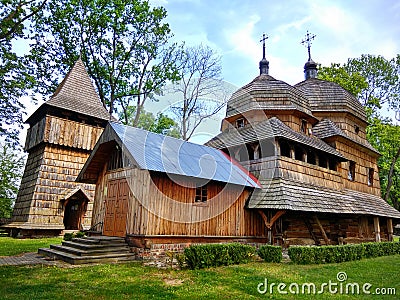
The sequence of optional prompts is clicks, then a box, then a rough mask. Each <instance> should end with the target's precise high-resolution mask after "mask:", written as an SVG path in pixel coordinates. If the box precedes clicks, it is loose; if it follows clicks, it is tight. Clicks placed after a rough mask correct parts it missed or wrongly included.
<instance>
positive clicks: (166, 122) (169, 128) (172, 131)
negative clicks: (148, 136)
mask: <svg viewBox="0 0 400 300" xmlns="http://www.w3.org/2000/svg"><path fill="white" fill-rule="evenodd" d="M135 111H136V107H134V106H129V107H128V108H127V109H126V114H127V116H128V123H126V122H124V123H125V124H126V125H131V126H133V118H134V116H135ZM136 127H138V128H142V129H145V130H148V131H151V132H155V133H160V134H164V135H168V136H172V137H176V138H180V137H181V135H180V133H179V127H178V124H177V123H176V122H175V121H174V120H173V119H171V118H170V117H168V116H166V115H164V114H162V113H158V114H157V116H154V114H152V113H151V112H147V111H145V110H143V111H142V113H141V114H140V117H139V122H138V124H137V125H136Z"/></svg>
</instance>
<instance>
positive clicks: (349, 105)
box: [294, 78, 367, 122]
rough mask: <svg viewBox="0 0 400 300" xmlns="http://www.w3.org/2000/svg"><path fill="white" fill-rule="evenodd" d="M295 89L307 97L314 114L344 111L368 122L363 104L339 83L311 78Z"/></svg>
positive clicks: (297, 85)
mask: <svg viewBox="0 0 400 300" xmlns="http://www.w3.org/2000/svg"><path fill="white" fill-rule="evenodd" d="M294 87H295V88H297V89H299V90H300V91H302V92H303V93H304V95H305V96H306V97H307V99H308V101H309V105H310V108H311V110H312V112H319V111H333V112H334V111H338V112H341V111H344V112H350V113H352V114H353V115H354V116H356V117H358V118H360V119H361V120H363V121H364V122H366V120H367V117H366V114H365V110H364V108H363V106H362V105H361V103H360V102H359V101H358V100H357V99H356V97H354V96H353V95H352V94H351V93H349V92H348V91H347V90H345V89H344V88H342V87H341V86H340V85H338V84H337V83H334V82H330V81H325V80H321V79H317V78H309V79H307V80H304V81H302V82H300V83H298V84H296V85H295V86H294Z"/></svg>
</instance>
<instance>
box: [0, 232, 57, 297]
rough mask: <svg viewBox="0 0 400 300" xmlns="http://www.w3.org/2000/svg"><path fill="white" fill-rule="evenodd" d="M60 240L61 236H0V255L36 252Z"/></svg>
mask: <svg viewBox="0 0 400 300" xmlns="http://www.w3.org/2000/svg"><path fill="white" fill-rule="evenodd" d="M61 241H62V238H43V239H14V238H10V237H0V256H11V255H18V254H21V253H26V252H36V251H37V250H38V249H39V248H46V247H49V245H50V244H61ZM0 297H1V296H0ZM0 299H1V298H0Z"/></svg>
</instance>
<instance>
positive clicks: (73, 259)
mask: <svg viewBox="0 0 400 300" xmlns="http://www.w3.org/2000/svg"><path fill="white" fill-rule="evenodd" d="M38 253H39V254H41V255H46V256H49V257H51V258H54V259H60V260H63V261H65V262H67V263H70V264H73V265H77V264H88V263H108V262H122V261H130V260H134V257H135V255H134V254H133V253H112V254H103V255H92V256H78V255H74V254H71V253H66V252H64V251H59V250H55V249H49V248H40V249H39V250H38Z"/></svg>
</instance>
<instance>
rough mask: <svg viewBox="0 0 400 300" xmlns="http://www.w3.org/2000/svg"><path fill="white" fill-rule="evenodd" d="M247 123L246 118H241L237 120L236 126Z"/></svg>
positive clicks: (240, 126)
mask: <svg viewBox="0 0 400 300" xmlns="http://www.w3.org/2000/svg"><path fill="white" fill-rule="evenodd" d="M244 125H245V122H244V119H243V118H240V119H237V120H236V128H243V127H244Z"/></svg>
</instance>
